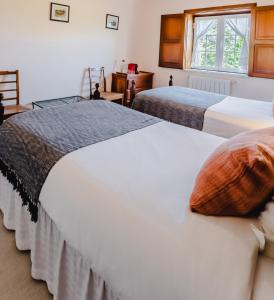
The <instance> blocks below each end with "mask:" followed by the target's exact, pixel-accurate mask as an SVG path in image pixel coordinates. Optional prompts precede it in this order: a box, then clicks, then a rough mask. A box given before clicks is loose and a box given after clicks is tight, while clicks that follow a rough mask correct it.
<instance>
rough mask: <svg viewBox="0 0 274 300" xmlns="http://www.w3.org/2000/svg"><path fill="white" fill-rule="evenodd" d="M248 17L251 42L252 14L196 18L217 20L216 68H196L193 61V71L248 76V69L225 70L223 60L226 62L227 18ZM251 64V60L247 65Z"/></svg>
mask: <svg viewBox="0 0 274 300" xmlns="http://www.w3.org/2000/svg"><path fill="white" fill-rule="evenodd" d="M247 16H248V19H249V34H248V36H249V40H250V22H251V14H250V13H245V14H227V15H221V16H209V17H196V19H200V20H201V19H203V20H217V37H216V67H204V66H195V65H193V61H192V63H191V69H193V70H195V69H197V70H203V71H215V72H228V73H238V74H247V73H248V67H247V70H246V71H241V70H239V69H238V68H224V67H223V60H224V36H225V18H227V17H234V18H235V17H236V18H243V17H244V18H246V17H247ZM196 19H195V23H194V38H195V36H196V30H197V26H196ZM248 57H249V49H248ZM248 63H249V59H248V62H247V65H248Z"/></svg>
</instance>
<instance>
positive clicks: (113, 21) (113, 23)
mask: <svg viewBox="0 0 274 300" xmlns="http://www.w3.org/2000/svg"><path fill="white" fill-rule="evenodd" d="M106 28H109V29H113V30H118V29H119V17H118V16H113V15H109V14H108V15H107V19H106Z"/></svg>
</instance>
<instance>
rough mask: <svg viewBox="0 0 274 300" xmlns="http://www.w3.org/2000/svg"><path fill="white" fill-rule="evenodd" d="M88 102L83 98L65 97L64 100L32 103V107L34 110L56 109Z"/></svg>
mask: <svg viewBox="0 0 274 300" xmlns="http://www.w3.org/2000/svg"><path fill="white" fill-rule="evenodd" d="M86 100H87V99H85V98H83V97H81V96H71V97H64V98H58V99H50V100H43V101H35V102H32V107H33V109H36V108H46V107H54V106H61V105H66V104H71V103H77V102H81V101H86Z"/></svg>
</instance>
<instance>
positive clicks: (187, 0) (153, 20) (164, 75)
mask: <svg viewBox="0 0 274 300" xmlns="http://www.w3.org/2000/svg"><path fill="white" fill-rule="evenodd" d="M245 2H246V3H249V2H252V1H250V0H238V1H236V0H233V1H231V0H230V1H229V0H211V1H206V0H168V1H167V0H149V1H147V2H146V4H145V9H144V10H143V11H142V14H141V17H140V18H139V20H140V21H139V23H138V27H139V30H138V32H137V34H136V35H135V42H134V45H135V46H134V48H133V56H134V57H135V60H136V62H137V63H139V65H140V66H141V68H142V69H145V70H148V71H152V72H155V82H154V84H155V86H164V85H167V83H168V80H169V75H170V74H173V75H174V80H175V84H177V85H185V86H186V85H187V82H188V76H189V75H190V74H191V72H192V71H182V70H174V69H165V68H159V67H158V58H159V42H160V21H161V15H162V14H169V13H181V12H183V10H185V9H194V8H200V7H208V6H221V5H231V4H239V3H245ZM254 2H255V1H254ZM271 4H274V1H273V0H261V1H258V5H271ZM195 74H197V73H195ZM198 74H199V73H198ZM202 74H204V73H202ZM204 75H205V74H204ZM206 76H215V77H216V74H215V75H214V74H209V73H207V74H206ZM217 76H218V77H221V76H222V77H225V78H229V79H231V80H232V81H233V88H232V93H233V95H235V96H238V97H245V98H251V99H261V100H272V99H273V98H274V80H271V79H259V78H248V77H247V76H244V77H243V76H239V75H238V76H237V75H235V76H228V75H217Z"/></svg>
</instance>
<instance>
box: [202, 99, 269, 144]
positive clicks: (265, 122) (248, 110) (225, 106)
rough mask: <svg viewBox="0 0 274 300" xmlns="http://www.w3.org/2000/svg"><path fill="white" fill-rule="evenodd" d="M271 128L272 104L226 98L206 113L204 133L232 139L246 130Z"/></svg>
mask: <svg viewBox="0 0 274 300" xmlns="http://www.w3.org/2000/svg"><path fill="white" fill-rule="evenodd" d="M271 126H274V117H273V115H272V103H271V102H264V101H256V100H248V99H243V98H234V97H226V98H225V99H224V100H223V101H221V102H220V103H218V104H215V105H213V106H211V107H210V108H209V109H208V110H207V111H206V113H205V119H204V128H203V131H204V132H208V133H211V134H215V135H218V136H223V137H226V138H230V137H232V136H234V135H236V134H238V133H241V132H243V131H246V130H253V129H260V128H265V127H271Z"/></svg>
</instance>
